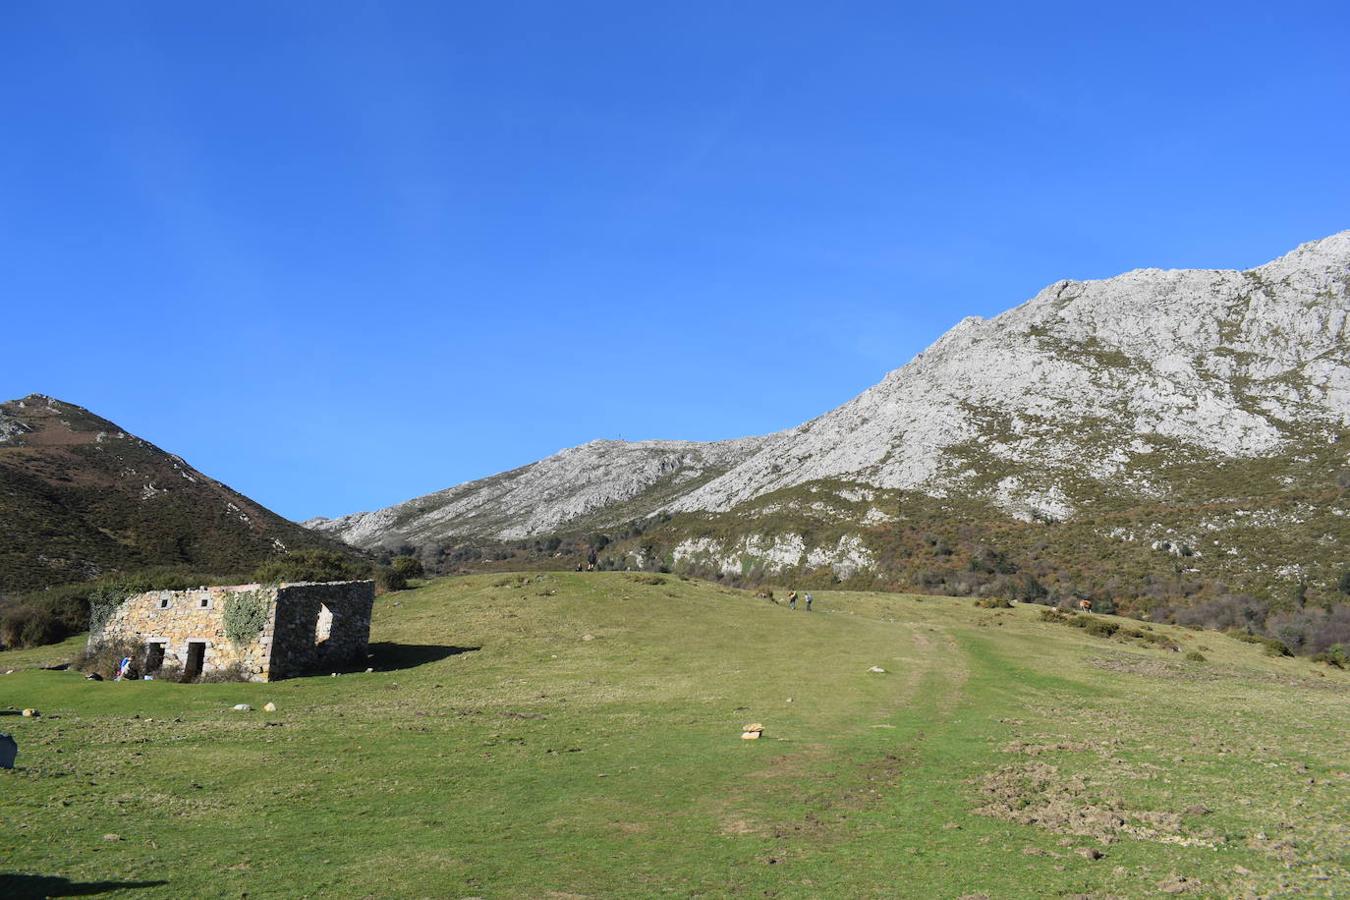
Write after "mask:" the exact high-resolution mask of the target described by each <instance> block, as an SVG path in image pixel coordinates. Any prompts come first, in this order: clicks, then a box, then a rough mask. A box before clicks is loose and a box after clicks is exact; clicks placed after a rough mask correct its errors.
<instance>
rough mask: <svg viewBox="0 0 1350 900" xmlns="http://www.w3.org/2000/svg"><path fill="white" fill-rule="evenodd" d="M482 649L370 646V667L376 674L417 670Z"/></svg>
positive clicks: (439, 646)
mask: <svg viewBox="0 0 1350 900" xmlns="http://www.w3.org/2000/svg"><path fill="white" fill-rule="evenodd" d="M480 649H482V648H481V647H450V646H446V645H444V644H393V643H388V642H382V643H378V644H371V645H370V656H371V659H370V665H371V668H373V669H374V670H375V671H376V672H397V671H399V670H401V669H415V668H417V667H418V666H424V665H426V664H427V663H434V662H440V661H441V660H443V659H446V658H448V657H451V656H458V655H459V654H461V653H473V652H474V651H476V650H480Z"/></svg>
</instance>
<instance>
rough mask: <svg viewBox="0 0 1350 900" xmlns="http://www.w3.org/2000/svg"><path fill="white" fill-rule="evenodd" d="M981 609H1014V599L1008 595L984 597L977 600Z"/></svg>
mask: <svg viewBox="0 0 1350 900" xmlns="http://www.w3.org/2000/svg"><path fill="white" fill-rule="evenodd" d="M975 605H976V606H978V607H979V608H980V609H1012V601H1011V600H1009V599H1008V598H1007V597H984V598H982V599H980V600H976V601H975Z"/></svg>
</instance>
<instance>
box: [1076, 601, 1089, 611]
mask: <svg viewBox="0 0 1350 900" xmlns="http://www.w3.org/2000/svg"><path fill="white" fill-rule="evenodd" d="M1078 610H1079V612H1092V601H1091V600H1079V601H1078Z"/></svg>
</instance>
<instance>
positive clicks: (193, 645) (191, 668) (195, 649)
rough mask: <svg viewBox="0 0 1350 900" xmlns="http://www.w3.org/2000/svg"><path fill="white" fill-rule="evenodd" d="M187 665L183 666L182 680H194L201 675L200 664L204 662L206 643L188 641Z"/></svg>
mask: <svg viewBox="0 0 1350 900" xmlns="http://www.w3.org/2000/svg"><path fill="white" fill-rule="evenodd" d="M187 650H188V652H187V664H186V665H185V666H183V677H184V678H196V677H197V676H198V675H200V674H202V663H204V662H206V641H188V648H187Z"/></svg>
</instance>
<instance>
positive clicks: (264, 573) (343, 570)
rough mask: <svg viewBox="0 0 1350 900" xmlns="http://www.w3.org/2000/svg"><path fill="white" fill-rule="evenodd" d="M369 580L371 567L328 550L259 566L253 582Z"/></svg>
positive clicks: (296, 554) (304, 552)
mask: <svg viewBox="0 0 1350 900" xmlns="http://www.w3.org/2000/svg"><path fill="white" fill-rule="evenodd" d="M369 576H370V566H369V565H367V564H363V563H359V562H356V561H355V560H353V559H351V558H350V557H347V556H344V555H342V554H341V553H334V552H333V551H331V550H298V551H295V552H292V553H287V554H286V555H284V556H280V557H278V558H276V559H274V560H272V561H271V562H268V563H265V564H263V565H261V566H259V567H258V568H257V569H256V570H255V571H254V573H253V579H254V580H255V581H259V582H262V583H263V584H276V583H279V582H282V581H357V580H360V579H362V578H367V577H369Z"/></svg>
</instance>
